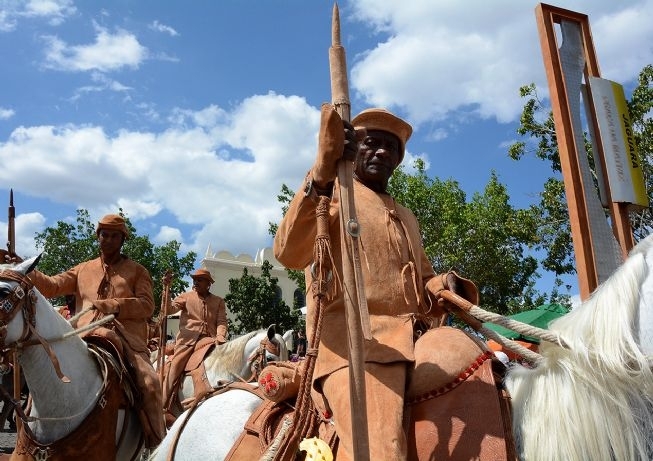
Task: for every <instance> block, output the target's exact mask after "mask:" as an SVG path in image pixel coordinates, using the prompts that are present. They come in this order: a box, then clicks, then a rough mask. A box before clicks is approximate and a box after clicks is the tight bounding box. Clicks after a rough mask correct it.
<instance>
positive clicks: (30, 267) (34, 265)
mask: <svg viewBox="0 0 653 461" xmlns="http://www.w3.org/2000/svg"><path fill="white" fill-rule="evenodd" d="M41 256H43V253H39V255H38V256H37V257H36V258H34V259H33V260H32V262H31V264H30V265H29V267H28V268H27V270H26V271H25V275H27V274H29V273H30V272H32V271H33V270H34V269H36V266H38V264H39V261H40V260H41Z"/></svg>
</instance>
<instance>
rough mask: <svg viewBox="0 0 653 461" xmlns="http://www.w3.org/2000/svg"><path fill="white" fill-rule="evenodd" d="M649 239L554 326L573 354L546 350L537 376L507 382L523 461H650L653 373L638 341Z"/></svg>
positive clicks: (530, 373) (515, 376) (518, 374)
mask: <svg viewBox="0 0 653 461" xmlns="http://www.w3.org/2000/svg"><path fill="white" fill-rule="evenodd" d="M652 247H653V239H652V238H648V239H646V241H643V242H642V245H641V246H638V247H636V248H635V250H633V252H632V253H631V255H630V257H629V258H628V259H627V260H626V262H625V263H624V264H623V265H622V266H621V267H620V268H619V269H618V270H617V271H616V272H615V273H614V274H613V275H612V276H611V277H610V278H609V279H608V280H607V281H606V282H605V283H603V284H602V285H601V286H600V287H599V288H598V289H597V290H596V291H595V292H594V293H593V294H592V295H591V297H590V298H589V299H588V300H586V301H585V302H584V303H583V304H582V305H580V306H579V307H577V308H576V309H574V310H573V311H571V312H570V313H569V314H567V315H565V316H563V317H561V318H559V319H557V320H556V321H554V322H552V323H551V325H550V326H549V329H550V330H552V331H555V332H558V333H560V335H561V337H562V338H564V340H565V341H566V343H567V344H568V345H569V349H565V348H562V347H560V346H558V345H556V344H551V343H543V344H542V345H541V348H540V353H541V354H542V356H543V360H542V362H541V363H540V364H538V366H537V367H536V368H535V369H531V370H529V369H525V368H522V367H517V368H514V369H513V370H511V372H510V373H509V375H508V377H507V378H506V385H507V387H508V390H509V392H510V394H511V397H512V401H513V422H514V433H515V437H516V442H517V444H518V448H519V450H520V454H521V456H522V457H523V459H527V460H531V459H536V460H538V461H547V460H551V461H553V460H560V459H565V460H578V461H582V460H590V459H613V460H623V461H631V460H642V461H643V460H650V459H651V455H653V447H652V446H651V445H652V444H653V439H652V437H653V436H652V434H653V418H652V417H651V412H652V411H653V372H652V371H651V368H650V363H649V358H647V357H646V356H645V355H644V353H643V352H642V351H641V349H640V344H639V340H640V338H638V337H637V328H636V326H637V322H638V309H639V308H640V288H641V285H642V284H643V283H644V280H645V279H646V278H647V277H653V275H651V274H650V269H651V268H649V267H648V266H647V262H646V259H645V252H647V251H650V248H652Z"/></svg>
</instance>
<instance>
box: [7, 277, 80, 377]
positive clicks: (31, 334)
mask: <svg viewBox="0 0 653 461" xmlns="http://www.w3.org/2000/svg"><path fill="white" fill-rule="evenodd" d="M0 281H12V282H16V283H17V285H16V286H14V288H13V289H12V290H11V292H10V293H9V295H8V296H5V297H4V298H3V299H1V300H0V354H1V355H2V356H3V358H4V356H6V355H8V353H9V352H11V351H15V350H19V349H24V348H26V347H29V346H34V345H37V344H40V345H41V346H43V349H45V352H46V353H47V354H48V357H49V358H50V361H51V362H52V365H53V366H54V370H55V372H56V373H57V376H58V377H59V379H61V380H62V381H64V382H69V381H70V380H69V379H68V378H67V377H66V376H64V374H63V373H62V371H61V367H60V366H59V359H57V356H56V355H55V354H54V351H53V350H52V347H51V346H50V344H49V343H48V342H47V341H46V340H45V339H44V338H43V337H42V336H41V335H39V334H38V332H37V331H36V302H37V298H36V293H35V292H34V284H33V283H32V281H31V280H30V279H29V277H27V276H26V275H23V274H21V273H20V272H17V271H13V270H8V269H3V270H1V271H0ZM19 311H20V312H22V314H23V320H24V321H23V332H22V333H21V335H20V338H18V339H17V340H16V341H14V342H13V343H11V344H5V340H6V338H7V327H8V326H9V323H10V322H11V321H12V320H13V319H14V317H16V315H17V314H18V312H19ZM32 338H34V339H32Z"/></svg>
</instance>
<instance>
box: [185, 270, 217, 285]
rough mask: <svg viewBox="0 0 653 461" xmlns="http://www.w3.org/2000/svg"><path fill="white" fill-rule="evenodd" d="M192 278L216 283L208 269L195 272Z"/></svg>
mask: <svg viewBox="0 0 653 461" xmlns="http://www.w3.org/2000/svg"><path fill="white" fill-rule="evenodd" d="M191 278H193V279H206V280H208V281H209V282H211V283H213V282H215V280H213V277H211V273H210V272H209V271H208V270H206V269H197V270H196V271H195V272H193V273H192V274H191Z"/></svg>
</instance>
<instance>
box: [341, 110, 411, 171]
mask: <svg viewBox="0 0 653 461" xmlns="http://www.w3.org/2000/svg"><path fill="white" fill-rule="evenodd" d="M351 124H352V125H353V126H354V128H365V129H367V130H380V131H387V132H388V133H392V134H394V135H395V136H396V137H397V138H399V143H400V144H401V151H400V155H401V158H400V159H399V162H401V161H402V160H403V159H404V153H405V151H406V143H407V142H408V139H409V138H410V135H411V134H413V127H412V126H410V124H408V123H407V122H405V121H404V120H402V119H400V118H399V117H397V116H396V115H395V114H393V113H391V112H389V111H387V110H386V109H381V108H379V107H373V108H371V109H365V110H364V111H363V112H361V113H360V114H358V115H357V116H356V117H354V119H353V120H352V121H351Z"/></svg>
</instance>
